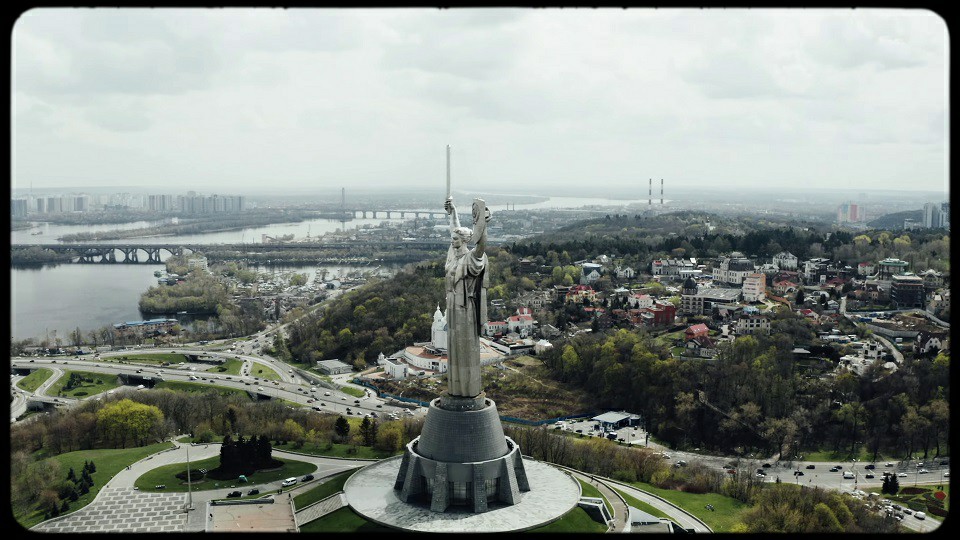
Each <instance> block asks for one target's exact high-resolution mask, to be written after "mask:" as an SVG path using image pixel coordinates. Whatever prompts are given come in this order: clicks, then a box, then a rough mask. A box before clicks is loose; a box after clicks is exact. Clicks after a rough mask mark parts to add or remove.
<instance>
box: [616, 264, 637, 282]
mask: <svg viewBox="0 0 960 540" xmlns="http://www.w3.org/2000/svg"><path fill="white" fill-rule="evenodd" d="M614 273H616V275H617V279H633V278H634V277H635V276H636V275H637V272H636V271H635V270H634V269H633V268H630V267H629V266H622V267H621V266H618V267H617V268H616V270H614Z"/></svg>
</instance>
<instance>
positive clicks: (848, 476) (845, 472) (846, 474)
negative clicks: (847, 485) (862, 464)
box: [843, 471, 853, 480]
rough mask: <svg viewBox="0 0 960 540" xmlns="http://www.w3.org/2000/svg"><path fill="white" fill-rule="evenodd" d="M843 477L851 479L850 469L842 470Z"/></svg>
mask: <svg viewBox="0 0 960 540" xmlns="http://www.w3.org/2000/svg"><path fill="white" fill-rule="evenodd" d="M843 477H844V478H846V479H847V480H851V479H853V473H852V472H850V471H843Z"/></svg>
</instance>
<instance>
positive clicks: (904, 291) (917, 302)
mask: <svg viewBox="0 0 960 540" xmlns="http://www.w3.org/2000/svg"><path fill="white" fill-rule="evenodd" d="M925 300H926V296H925V290H924V286H923V280H922V279H920V278H919V277H917V276H914V275H895V276H892V279H891V284H890V302H891V303H893V305H894V306H896V307H897V309H903V308H923V307H924V306H925V304H926V302H925Z"/></svg>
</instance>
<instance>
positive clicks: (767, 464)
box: [763, 463, 771, 469]
mask: <svg viewBox="0 0 960 540" xmlns="http://www.w3.org/2000/svg"><path fill="white" fill-rule="evenodd" d="M770 467H771V465H770V464H769V463H764V464H763V468H764V469H769V468H770Z"/></svg>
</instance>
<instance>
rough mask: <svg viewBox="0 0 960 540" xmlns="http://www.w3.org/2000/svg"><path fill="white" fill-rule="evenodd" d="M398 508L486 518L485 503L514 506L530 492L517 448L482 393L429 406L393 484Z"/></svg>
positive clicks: (454, 397)
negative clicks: (464, 511) (414, 506)
mask: <svg viewBox="0 0 960 540" xmlns="http://www.w3.org/2000/svg"><path fill="white" fill-rule="evenodd" d="M394 489H396V490H398V491H399V498H400V500H401V501H403V502H417V501H419V502H424V503H429V505H430V510H431V511H433V512H444V511H445V510H447V508H448V507H449V506H451V505H461V506H467V507H469V508H471V509H472V511H473V512H486V511H487V509H488V508H489V503H490V502H501V503H506V504H516V503H517V502H519V500H520V493H521V492H523V491H530V484H529V482H528V481H527V475H526V472H525V470H524V467H523V458H522V457H521V455H520V448H519V447H518V446H517V444H516V443H514V442H513V440H511V439H510V438H509V437H507V436H505V435H504V434H503V426H502V425H501V424H500V415H499V414H497V407H496V404H494V402H493V401H492V400H490V399H487V398H486V394H485V393H481V394H480V395H479V396H476V397H473V398H464V397H457V396H451V395H449V394H447V395H444V396H443V397H439V398H436V399H434V400H433V401H432V402H431V403H430V410H429V411H428V412H427V417H426V420H425V421H424V424H423V431H421V433H420V436H419V437H417V438H416V439H414V440H412V441H410V443H409V444H407V448H406V450H405V451H404V454H403V459H402V461H401V463H400V471H399V473H398V474H397V480H396V482H395V483H394Z"/></svg>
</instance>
